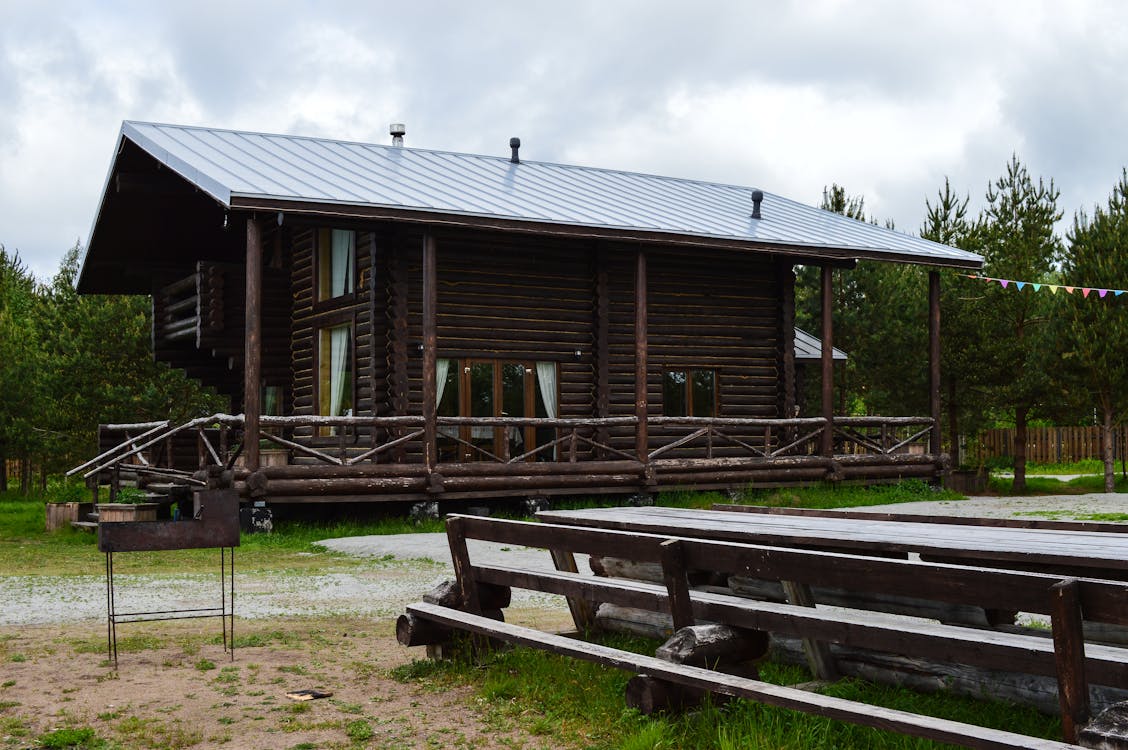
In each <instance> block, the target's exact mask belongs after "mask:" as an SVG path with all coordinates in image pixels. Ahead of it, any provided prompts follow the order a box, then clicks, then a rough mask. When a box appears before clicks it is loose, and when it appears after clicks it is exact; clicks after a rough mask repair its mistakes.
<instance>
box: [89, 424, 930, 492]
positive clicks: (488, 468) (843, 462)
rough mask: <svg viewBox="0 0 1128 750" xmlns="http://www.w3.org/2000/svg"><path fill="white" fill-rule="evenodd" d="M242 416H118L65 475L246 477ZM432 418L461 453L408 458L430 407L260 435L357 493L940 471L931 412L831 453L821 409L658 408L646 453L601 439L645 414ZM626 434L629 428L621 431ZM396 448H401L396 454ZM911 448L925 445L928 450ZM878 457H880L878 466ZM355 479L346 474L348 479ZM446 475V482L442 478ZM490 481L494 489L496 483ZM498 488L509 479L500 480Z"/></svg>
mask: <svg viewBox="0 0 1128 750" xmlns="http://www.w3.org/2000/svg"><path fill="white" fill-rule="evenodd" d="M244 423H245V420H244V417H243V415H241V414H237V415H232V414H212V415H209V416H205V417H199V418H197V419H193V420H190V421H188V422H185V423H183V424H179V425H169V424H168V423H167V422H152V423H144V424H139V425H115V427H118V428H130V429H131V430H132V431H130V430H125V429H123V432H125V434H126V435H127V438H126V440H125V441H123V442H122V443H121V444H120V445H118V446H115V447H114V448H112V449H110V450H107V451H105V452H103V453H102V454H100V455H99V456H97V457H95V458H94V459H91V460H90V461H87V462H86V463H84V464H82V465H81V466H78V467H75V468H74V469H72V470H71V471H70V472H68V474H69V475H73V474H77V473H80V472H82V476H83V477H84V478H85V479H87V480H89V479H91V478H92V477H97V476H100V475H103V473H104V472H107V471H109V472H111V475H112V476H115V477H116V476H117V474H118V472H121V471H133V472H135V473H138V474H147V475H149V476H151V477H152V478H154V479H158V480H159V481H165V482H173V483H180V484H190V485H200V484H203V482H202V480H201V479H200V478H199V477H196V476H193V473H194V472H193V471H189V470H186V469H196V470H202V469H205V468H207V467H208V466H221V467H224V468H225V469H228V470H231V469H235V470H236V472H237V474H238V477H237V478H238V479H239V481H240V482H242V481H243V479H244V478H246V477H247V476H248V471H247V469H244V468H242V467H241V465H240V464H238V463H237V462H238V460H239V457H240V456H241V455H242V453H243V447H244V446H243V444H244V442H245V440H244V434H243V427H244ZM435 423H436V427H437V430H436V433H437V434H436V439H437V440H443V441H452V442H453V443H454V444H455V445H457V446H459V451H458V457H457V458H456V459H455V460H450V459H449V457H448V460H440V461H437V462H436V464H435V465H434V466H431V467H428V466H426V465H425V464H423V463H420V462H419V461H418V460H416V461H415V462H411V461H408V462H404V461H403V460H402V457H401V450H402V449H406V448H407V447H408V446H411V445H414V448H413V451H412V452H413V453H416V454H418V455H423V454H424V453H425V451H424V448H425V446H424V442H425V439H426V425H425V420H424V418H423V417H422V416H377V417H372V416H341V417H328V416H319V415H300V416H262V417H261V425H262V428H263V429H262V431H261V433H260V438H261V440H262V441H263V443H269V444H273V445H276V446H279V447H281V448H284V449H285V450H286V451H288V452H289V454H290V460H289V461H288V462H287V463H293V459H294V458H298V457H300V458H304V459H306V462H305V463H304V464H303V465H299V466H291V467H288V468H287V469H286V470H285V471H283V470H280V469H271V470H270V472H269V473H270V476H271V477H275V475H278V476H277V478H278V479H282V478H283V475H284V477H285V478H286V479H287V480H290V479H292V480H293V481H294V482H298V483H301V482H306V481H307V480H309V479H314V478H317V477H321V478H322V479H329V478H330V477H332V478H334V479H340V480H342V487H344V486H345V485H346V484H347V485H349V487H352V488H354V489H356V490H357V492H359V491H360V490H362V489H366V488H368V489H371V490H372V491H376V490H377V489H380V488H378V487H377V486H376V485H371V487H369V485H367V484H365V483H364V482H362V481H360V480H359V479H358V478H359V477H362V476H365V475H367V474H373V473H375V474H380V475H381V476H384V475H387V476H391V475H392V474H395V475H403V476H404V477H406V476H408V475H409V474H410V475H411V476H416V477H427V478H428V481H429V482H431V484H429V485H426V486H428V487H430V491H432V492H441V491H445V487H447V486H452V485H454V486H456V485H458V480H452V479H451V478H452V477H464V476H482V477H486V476H490V477H494V479H496V480H497V481H500V480H501V479H502V478H504V477H508V478H509V479H510V480H512V484H513V487H511V488H510V489H512V488H515V487H517V486H518V485H519V484H520V483H519V482H517V480H515V479H513V478H514V477H521V476H526V475H527V477H533V476H534V475H535V476H538V477H541V478H540V479H538V480H537V483H539V484H538V485H537V486H538V487H539V486H540V485H544V486H545V487H548V485H549V484H551V482H550V479H551V478H552V477H556V478H559V477H562V476H565V475H568V476H572V475H574V474H576V472H577V471H580V472H582V471H583V469H582V466H579V465H578V464H580V465H586V466H588V467H590V469H588V471H590V472H591V473H592V476H591V477H590V478H591V480H592V482H593V483H594V482H597V481H598V480H599V479H600V478H603V479H609V478H613V481H614V482H615V483H616V484H617V485H622V486H627V485H632V484H633V485H634V486H639V487H649V488H654V487H655V486H658V485H664V486H698V487H712V486H721V485H724V484H734V483H735V484H747V483H750V482H788V481H820V480H823V479H827V478H830V479H843V478H847V479H849V478H865V477H869V476H874V477H878V476H880V477H883V478H889V479H895V478H897V477H902V476H905V475H912V476H926V475H927V476H931V475H932V474H930V473H929V472H931V471H933V469H930V468H929V467H930V466H931V464H930V463H928V462H929V459H930V457H929V456H927V455H920V456H913V455H907V454H908V453H909V452H910V451H909V447H910V446H912V445H914V444H919V443H922V442H924V441H926V440H927V436H928V432H929V429H930V427H931V424H932V421H931V420H930V419H928V418H923V417H845V418H840V419H836V420H835V421H834V435H835V438H836V443H837V445H836V448H837V450H836V455H835V456H834V457H826V456H822V455H819V447H820V445H821V442H822V438H823V435H824V434H825V432H826V430H827V426H826V422H825V420H823V419H822V418H821V417H814V418H803V419H799V418H796V419H754V418H748V419H743V418H711V417H652V418H651V419H649V420H647V426H648V427H651V428H653V429H651V430H649V440H648V446H649V448H650V449H649V451H648V452H647V453H645V454H644V455H643V457H642V460H639V458H638V457H637V456H636V454H635V453H634V451H633V450H632V449H631V446H627V445H625V443H624V442H616V441H615V440H613V439H608V438H604V437H603V435H606V434H609V431H610V430H611V429H612V428H636V431H637V427H638V420H637V419H636V418H635V417H633V416H629V417H604V418H594V417H593V418H579V419H575V418H557V419H547V418H535V417H438V418H436V420H435ZM529 428H533V429H536V430H538V432H539V431H540V430H551V431H552V432H551V433H550V434H549V435H545V434H544V433H540V435H539V438H540V440H543V442H542V443H540V444H537V445H531V444H528V443H526V444H525V445H524V446H523V447H524V448H527V450H523V451H520V452H518V451H513V453H515V454H516V455H512V454H511V453H510V447H511V445H512V443H511V441H510V440H509V439H508V437H509V431H526V430H528V429H529ZM326 429H331V430H332V431H333V435H330V436H325V432H324V431H325V430H326ZM467 430H485V431H488V432H489V434H490V435H492V436H493V437H495V438H498V437H501V436H504V437H505V438H506V439H504V440H502V439H495V440H492V441H490V442H489V444H488V445H486V446H483V445H482V441H480V440H479V441H477V442H474V441H471V440H467V439H466V437H467V436H466V431H467ZM184 433H189V434H194V435H195V436H196V441H197V457H198V466H172V464H171V463H170V462H169V463H167V465H166V464H162V465H160V466H156V465H153V466H150V465H149V463H150V462H149V461H147V459H146V451H147V450H148V449H150V448H151V447H152V446H154V445H157V444H161V443H163V444H164V445H165V446H168V445H171V443H172V439H173V438H174V437H176V436H181V441H183V439H184ZM526 434H527V433H526ZM750 436H751V437H750ZM623 439H624V438H623V436H622V435H620V436H619V440H620V441H623ZM182 448H183V446H182ZM393 449H396V450H395V452H394V453H393V452H392V451H393ZM913 452H914V453H921V454H923V453H924V451H923V450H922V451H913ZM897 454H900V455H897ZM181 458H182V459H183V458H184V457H183V456H181ZM875 460H877V461H878V462H879V463H880V466H878V465H877V464H874V461H875ZM922 461H923V463H922ZM906 462H909V463H911V464H912V466H911V467H910V468H908V469H906V468H905V467H906V466H909V463H906ZM182 463H183V461H182ZM376 464H379V468H377V467H376ZM886 464H888V465H886ZM917 464H919V466H918V465H917ZM317 466H321V467H322V468H321V469H318V468H317ZM366 467H369V468H366ZM569 467H570V468H569ZM875 467H876V468H875ZM327 472H328V473H327ZM906 472H908V473H906ZM432 474H434V475H435V478H434V479H433V480H432V479H430V478H431V477H432ZM299 475H300V476H299ZM494 475H496V477H495V476H494ZM542 475H543V476H542ZM604 475H606V476H604ZM346 479H347V480H348V481H344V480H346ZM256 481H257V480H256ZM271 481H272V482H273V479H272V480H271ZM493 481H494V480H493V479H491V480H490V482H493ZM569 481H572V480H569ZM575 481H578V479H576V480H575ZM444 482H446V483H447V484H446V485H444V484H443V483H444ZM490 482H484V481H483V482H478V484H483V485H484V484H490ZM546 483H547V484H546ZM385 484H388V485H389V487H390V486H392V485H396V486H398V484H397V482H395V481H392V480H386V481H385ZM406 485H410V487H407V486H406ZM417 485H418V481H414V480H413V482H406V480H405V488H404V490H405V491H408V490H409V489H411V488H416V486H417ZM273 486H274V485H273V484H272V487H273ZM420 486H422V485H420ZM593 486H595V485H593ZM599 486H603V485H599ZM380 487H383V485H380ZM490 487H491V488H493V484H490ZM291 489H294V492H291V493H290V494H299V493H297V491H296V490H297V485H296V484H295V487H294V488H291ZM498 489H501V488H500V486H499V487H498ZM330 494H331V493H330Z"/></svg>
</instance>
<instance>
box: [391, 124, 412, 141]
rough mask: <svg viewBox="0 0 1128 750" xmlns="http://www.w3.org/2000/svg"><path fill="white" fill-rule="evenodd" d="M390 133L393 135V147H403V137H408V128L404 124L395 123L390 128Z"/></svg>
mask: <svg viewBox="0 0 1128 750" xmlns="http://www.w3.org/2000/svg"><path fill="white" fill-rule="evenodd" d="M388 132H389V133H391V135H392V145H393V146H402V145H403V137H404V136H405V135H407V126H406V125H404V124H403V123H402V122H393V123H392V124H391V125H389V126H388Z"/></svg>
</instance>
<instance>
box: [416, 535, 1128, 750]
mask: <svg viewBox="0 0 1128 750" xmlns="http://www.w3.org/2000/svg"><path fill="white" fill-rule="evenodd" d="M447 533H448V540H449V543H450V548H451V555H452V559H453V561H454V565H455V571H456V574H457V576H458V591H459V593H460V601H459V602H457V604H456V605H455V606H445V607H444V606H438V605H436V604H427V603H424V604H420V605H413V606H411V607H409V608H408V611H407V614H406V615H405V616H404V617H403V618H401V621H400V623H399V627H398V628H397V633H398V635H399V637H400V640H401V642H402V643H405V645H424V644H426V643H428V642H437V641H438V640H441V639H443V638H444V637H448V635H449V634H448V633H446V631H445V630H443V629H445V628H454V629H462V630H467V631H470V632H474V633H481V634H486V635H489V636H491V637H495V638H499V639H502V640H506V641H510V642H515V643H524V644H527V645H535V646H538V647H541V648H545V649H548V650H551V651H555V652H558V653H567V654H569V655H572V656H576V657H578V658H586V659H590V660H594V661H598V662H600V663H604V664H610V665H612V666H617V667H621V668H624V669H631V670H633V671H636V672H639V673H640V674H643V673H645V674H647V675H651V676H652V677H656V678H658V679H660V680H664V681H668V682H669V683H672V684H675V685H681V686H687V687H691V688H706V689H708V690H709V691H712V692H716V693H720V694H725V695H739V696H743V697H748V698H751V699H754V700H759V701H762V702H765V703H770V704H772V705H780V706H786V707H790V708H797V709H799V710H804V711H809V712H812V713H817V714H820V715H824V716H833V717H834V718H838V719H842V720H846V721H851V722H854V723H858V724H864V725H868V726H875V727H878V728H884V729H892V730H895V731H899V732H902V733H906V734H912V735H916V736H921V737H926V738H930V739H935V740H940V741H945V742H954V743H957V744H964V745H967V746H971V747H1061V746H1062V745H1061V744H1060V743H1046V742H1045V741H1043V740H1035V739H1031V738H1028V737H1022V736H1020V735H1010V734H1008V733H1005V732H1003V733H1000V732H995V731H994V730H986V729H983V728H980V727H974V726H971V725H964V724H958V723H955V722H942V721H939V720H936V719H932V718H929V717H922V716H916V715H914V714H905V713H903V712H888V711H885V710H883V709H876V708H875V707H873V706H869V705H865V704H858V703H851V702H849V701H838V700H835V699H829V698H826V697H825V696H818V695H812V694H810V693H807V692H804V691H801V690H795V689H788V688H780V687H777V686H772V685H767V684H765V683H762V682H759V681H758V680H754V679H749V678H747V677H739V676H734V675H727V674H723V673H719V672H715V671H711V670H700V669H697V668H693V667H689V666H686V665H679V664H672V663H670V662H668V661H663V660H656V659H652V658H649V657H639V656H637V655H633V654H628V653H625V652H619V651H615V650H614V649H607V648H605V647H597V646H593V645H592V644H585V643H581V642H577V641H575V640H572V639H561V638H560V637H559V636H552V635H549V634H545V633H541V632H539V631H535V630H530V629H525V628H517V627H515V626H512V625H506V624H504V623H501V622H498V621H497V620H495V619H490V618H482V617H481V616H480V614H481V612H482V611H483V596H484V594H483V592H486V595H488V598H489V599H490V601H489V605H490V606H497V603H498V602H499V601H500V602H503V603H507V602H508V596H499V595H498V591H507V590H508V588H509V587H516V588H523V589H530V590H535V591H540V592H546V593H553V594H560V595H563V596H566V597H568V598H569V600H570V602H571V603H572V604H573V613H577V612H580V613H582V612H584V611H585V609H587V608H585V607H584V606H577V605H582V604H585V603H586V604H587V605H588V606H589V607H590V606H591V605H595V604H597V603H601V602H614V603H616V604H619V605H622V606H626V607H635V608H640V609H646V610H650V611H654V612H668V613H670V615H672V619H673V624H674V627H675V628H676V629H681V628H686V627H689V626H693V625H695V624H698V623H704V622H712V623H722V624H724V625H727V626H731V627H734V628H738V629H742V630H743V631H745V632H757V631H767V632H771V633H779V634H785V635H791V636H795V637H801V638H812V639H817V640H819V641H827V642H832V643H836V644H842V645H847V646H853V647H861V648H867V649H875V650H879V651H884V652H890V653H894V654H901V655H905V656H914V657H927V658H931V659H939V660H945V661H951V662H956V663H960V664H969V665H974V666H979V667H984V668H988V669H1000V670H1007V671H1013V672H1023V673H1027V674H1036V675H1048V676H1051V677H1054V678H1056V681H1057V684H1058V686H1059V695H1060V703H1061V709H1062V716H1063V731H1064V734H1065V736H1066V739H1067V740H1070V741H1075V740H1076V738H1077V735H1078V731H1079V730H1080V729H1081V727H1083V726H1084V725H1085V724H1086V723H1087V722H1088V720H1089V718H1090V716H1089V683H1090V682H1091V683H1093V684H1099V685H1108V686H1112V687H1118V688H1128V650H1125V649H1120V648H1116V647H1111V646H1099V645H1089V646H1088V647H1086V645H1085V643H1084V640H1083V635H1082V629H1081V624H1082V619H1083V617H1082V615H1084V619H1086V620H1092V621H1098V622H1108V623H1115V624H1121V625H1124V624H1128V607H1126V606H1125V603H1126V602H1128V584H1124V583H1121V582H1115V581H1104V580H1098V579H1077V578H1064V577H1062V576H1054V575H1050V574H1045V573H1031V572H1022V571H1011V570H998V569H991V568H981V567H972V566H967V565H950V564H943V563H926V562H918V561H910V560H899V559H883V558H874V557H863V556H858V555H848V554H841V553H832V552H821V551H813V550H798V549H790V548H778V547H767V546H759V545H747V544H739V543H734V542H717V541H707V540H700V539H685V538H677V537H669V536H664V535H652V534H640V533H633V532H618V531H610V530H603V529H593V528H582V527H571V526H562V525H551V526H550V525H545V524H539V523H529V522H521V521H504V520H497V519H487V518H475V517H462V516H453V517H451V518H450V519H448V521H447ZM468 538H470V539H479V540H484V541H491V542H497V543H501V544H506V545H521V546H528V547H540V548H545V549H548V550H550V551H552V552H553V556H554V559H555V560H556V561H557V566H558V567H565V568H567V567H569V566H568V564H567V560H569V559H572V554H573V553H584V554H589V555H596V556H617V557H625V558H629V559H633V560H637V561H640V562H651V563H658V564H660V565H661V567H662V571H663V574H664V578H665V583H664V585H659V584H654V583H648V582H644V581H634V580H627V579H614V578H601V577H593V576H587V575H580V574H578V573H576V572H569V571H568V570H556V571H543V572H538V571H531V570H525V569H520V568H514V567H509V566H503V565H478V564H474V563H473V562H472V561H471V560H470V556H469V552H468V550H467V546H466V540H467V539H468ZM570 567H572V569H573V571H574V569H575V566H574V564H573V565H571V566H570ZM695 570H710V571H720V572H725V573H733V574H740V575H744V576H750V577H754V578H761V579H765V580H775V581H782V580H788V581H794V582H798V583H802V584H820V585H828V586H839V587H843V588H849V589H855V590H862V591H870V592H884V593H889V594H898V595H907V596H923V595H926V596H927V597H928V598H930V599H936V600H939V601H945V602H952V603H961V604H975V605H980V606H987V607H1000V608H1007V609H1016V610H1021V611H1024V612H1032V613H1040V614H1047V615H1049V616H1050V618H1051V622H1052V638H1048V637H1045V636H1044V635H1038V634H1027V633H1017V632H996V631H991V630H982V629H976V628H968V627H961V626H955V625H945V624H938V623H934V622H923V621H904V622H888V621H880V620H874V619H872V618H871V617H868V616H867V615H866V613H863V612H858V611H852V610H834V611H831V610H825V609H815V608H811V607H803V606H796V605H793V604H780V603H776V602H764V601H756V600H751V599H745V598H741V597H737V596H732V595H726V594H721V593H716V592H709V591H695V590H693V589H692V588H691V587H690V584H689V573H690V571H695ZM581 624H583V623H581ZM435 625H439V626H441V628H439V629H436V628H435V627H434V626H435Z"/></svg>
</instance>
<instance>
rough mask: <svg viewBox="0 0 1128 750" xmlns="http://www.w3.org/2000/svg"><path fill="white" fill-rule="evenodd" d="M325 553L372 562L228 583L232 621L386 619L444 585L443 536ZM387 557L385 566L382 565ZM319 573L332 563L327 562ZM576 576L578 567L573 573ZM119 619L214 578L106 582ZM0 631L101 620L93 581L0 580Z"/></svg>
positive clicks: (531, 559) (530, 554) (539, 563)
mask: <svg viewBox="0 0 1128 750" xmlns="http://www.w3.org/2000/svg"><path fill="white" fill-rule="evenodd" d="M320 544H322V545H323V546H325V547H326V548H328V549H332V550H336V551H341V552H346V553H348V554H351V555H356V556H359V557H366V558H374V559H373V560H372V563H371V565H370V566H365V567H364V568H363V569H361V570H359V571H349V572H330V573H324V574H313V575H309V574H286V573H279V574H274V575H269V576H264V575H257V574H244V573H239V572H238V567H236V575H235V596H236V605H235V613H236V614H237V615H238V616H239V617H241V618H247V619H257V618H269V617H278V616H294V615H297V616H314V615H318V616H323V615H327V614H340V615H364V616H370V617H381V618H383V617H394V616H396V615H399V614H401V613H402V612H403V610H404V608H405V607H406V606H407V605H408V604H411V603H412V602H417V601H419V600H420V599H422V597H423V595H424V594H426V593H427V592H428V591H430V590H431V589H433V588H434V587H435V586H437V585H438V584H440V583H442V582H443V581H444V580H446V579H448V578H453V577H454V570H453V568H452V567H451V564H450V553H449V552H448V549H447V544H446V535H445V534H399V535H392V536H368V537H351V538H346V539H330V540H325V541H324V542H320ZM471 555H473V557H474V559H475V560H488V561H490V562H493V563H499V562H501V563H505V564H508V565H515V566H522V567H530V568H540V569H552V561H551V559H550V558H549V556H548V553H547V552H545V551H544V550H531V549H527V548H509V547H502V546H500V545H492V544H488V543H485V542H475V541H473V540H472V541H471ZM389 556H391V557H389ZM328 564H329V565H332V562H331V561H329V563H328ZM581 569H585V570H586V565H585V564H584V563H581ZM114 587H115V592H116V598H115V602H116V607H117V610H118V611H119V612H123V611H131V612H154V611H162V610H171V609H186V608H200V607H214V606H217V604H218V601H219V595H220V592H219V575H218V571H217V572H216V574H214V575H207V574H184V575H177V576H168V575H160V576H148V575H122V574H118V575H116V576H114ZM513 600H514V605H515V606H518V607H522V606H526V607H545V608H556V607H560V608H563V607H564V606H565V605H564V603H563V600H562V599H560V598H558V597H554V596H551V595H548V594H534V593H530V592H521V591H519V592H514V597H513ZM0 602H3V603H4V606H3V607H0V626H5V625H48V624H51V623H67V622H81V621H89V620H103V619H104V618H105V617H106V581H105V578H104V577H103V576H100V575H97V576H87V575H84V576H11V575H8V576H0Z"/></svg>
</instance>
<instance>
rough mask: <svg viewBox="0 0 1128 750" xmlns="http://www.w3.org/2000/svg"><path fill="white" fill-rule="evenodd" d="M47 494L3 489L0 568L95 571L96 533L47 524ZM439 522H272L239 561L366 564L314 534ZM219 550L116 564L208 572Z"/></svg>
mask: <svg viewBox="0 0 1128 750" xmlns="http://www.w3.org/2000/svg"><path fill="white" fill-rule="evenodd" d="M44 502H45V498H44V496H40V495H33V496H30V497H25V496H22V495H19V494H17V493H15V492H6V493H0V570H19V571H23V572H24V573H25V574H26V575H79V574H100V573H101V572H102V568H103V566H104V564H105V561H104V559H103V557H102V554H101V553H100V552H99V551H98V546H97V539H96V536H95V535H94V534H91V533H89V532H85V531H79V530H76V529H71V528H64V529H60V530H58V531H54V532H47V531H45V530H44V510H43V504H44ZM442 530H443V525H442V521H441V520H433V521H422V522H419V523H416V522H414V521H410V520H408V519H404V518H387V519H381V520H378V521H372V522H355V521H350V522H334V523H325V524H317V523H285V522H283V523H278V524H275V530H274V532H273V533H271V534H247V535H243V537H242V538H241V540H240V547H239V569H240V571H242V572H246V573H262V572H293V573H302V572H307V571H317V572H325V571H326V570H328V569H332V568H338V569H350V568H359V567H369V566H371V565H372V564H374V563H373V561H366V560H360V559H357V558H354V557H350V556H347V555H344V554H341V553H336V552H331V551H329V550H327V549H325V548H324V547H321V546H318V545H316V544H314V542H316V541H319V540H322V539H332V538H338V537H345V536H368V535H376V534H402V533H408V532H414V531H442ZM216 556H217V555H216V551H215V550H207V549H204V550H178V551H174V552H154V553H148V552H135V553H130V554H129V555H123V556H121V557H120V558H119V560H117V561H115V567H116V570H117V571H118V572H120V573H123V574H128V573H141V572H143V573H148V574H158V575H159V574H168V575H181V574H184V573H210V572H211V571H212V570H213V569H214V568H215V564H216ZM377 562H380V561H377ZM382 562H387V561H382Z"/></svg>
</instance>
